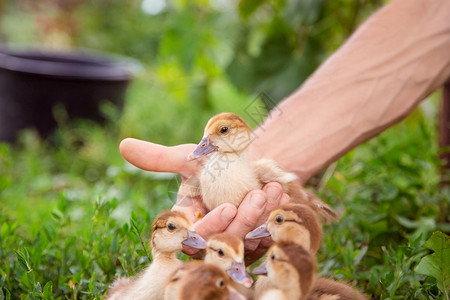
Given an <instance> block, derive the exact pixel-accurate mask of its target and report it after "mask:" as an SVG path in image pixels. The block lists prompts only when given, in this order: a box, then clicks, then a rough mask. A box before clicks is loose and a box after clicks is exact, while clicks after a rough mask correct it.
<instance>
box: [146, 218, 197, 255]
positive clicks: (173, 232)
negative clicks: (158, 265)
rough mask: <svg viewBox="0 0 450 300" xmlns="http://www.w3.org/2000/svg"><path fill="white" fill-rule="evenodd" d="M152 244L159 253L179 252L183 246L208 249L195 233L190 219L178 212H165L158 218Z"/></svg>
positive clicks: (154, 224)
mask: <svg viewBox="0 0 450 300" xmlns="http://www.w3.org/2000/svg"><path fill="white" fill-rule="evenodd" d="M150 244H151V247H152V249H155V250H157V251H158V252H177V251H180V250H181V249H182V248H183V246H182V245H183V244H184V245H187V246H191V247H194V248H198V249H205V247H206V241H205V240H204V239H203V238H202V237H201V236H200V235H198V234H197V233H196V232H195V230H194V228H193V224H192V222H191V221H190V220H189V218H188V217H187V216H186V215H185V214H184V213H182V212H178V211H164V212H162V213H160V214H159V215H158V216H157V217H156V219H155V221H154V222H153V233H152V238H151V241H150Z"/></svg>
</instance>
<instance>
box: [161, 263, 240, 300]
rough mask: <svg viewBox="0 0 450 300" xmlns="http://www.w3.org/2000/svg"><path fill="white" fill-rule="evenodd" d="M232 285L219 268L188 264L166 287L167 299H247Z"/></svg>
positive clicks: (175, 274)
mask: <svg viewBox="0 0 450 300" xmlns="http://www.w3.org/2000/svg"><path fill="white" fill-rule="evenodd" d="M230 284H231V280H230V278H229V277H228V276H227V275H226V273H225V272H224V271H223V270H222V269H221V268H219V267H218V266H215V265H212V264H206V263H201V262H187V263H184V264H183V265H182V266H181V267H180V268H178V269H177V270H176V271H175V272H174V273H173V274H172V275H171V277H170V278H169V280H168V282H167V284H166V287H165V299H183V300H208V299H218V300H225V299H227V300H243V299H245V298H244V297H243V296H242V295H241V294H240V293H238V292H237V291H236V290H235V289H234V288H233V287H232V286H231V285H230ZM174 294H176V295H174Z"/></svg>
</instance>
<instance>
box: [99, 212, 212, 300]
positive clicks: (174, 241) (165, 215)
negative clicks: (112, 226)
mask: <svg viewBox="0 0 450 300" xmlns="http://www.w3.org/2000/svg"><path fill="white" fill-rule="evenodd" d="M183 244H184V245H187V246H191V247H194V248H199V249H204V248H205V247H206V242H205V240H204V239H203V238H202V237H200V236H199V235H198V234H197V233H195V231H194V230H193V224H192V222H191V221H190V219H189V218H188V217H187V216H186V215H185V214H184V213H181V212H177V211H165V212H162V213H160V214H159V215H158V216H157V217H156V219H155V221H154V222H153V233H152V237H151V240H150V245H151V248H152V257H153V262H152V264H151V265H149V266H148V267H147V268H146V269H145V270H144V271H142V272H141V274H139V275H137V276H136V277H134V278H131V279H130V278H126V279H118V280H117V281H116V282H114V283H113V285H112V286H111V289H110V291H109V293H108V295H107V297H106V298H107V299H108V300H115V299H132V300H140V299H142V300H144V299H163V287H164V284H165V282H166V280H167V278H168V277H169V275H170V274H171V273H172V272H173V271H174V270H175V269H176V268H178V267H179V266H180V265H181V264H182V262H181V261H180V260H178V258H177V257H176V253H177V252H178V251H181V250H182V248H183Z"/></svg>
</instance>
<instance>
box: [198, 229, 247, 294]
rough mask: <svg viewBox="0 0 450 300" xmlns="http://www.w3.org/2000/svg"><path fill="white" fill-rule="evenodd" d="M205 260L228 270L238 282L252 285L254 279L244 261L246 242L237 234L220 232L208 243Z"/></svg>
mask: <svg viewBox="0 0 450 300" xmlns="http://www.w3.org/2000/svg"><path fill="white" fill-rule="evenodd" d="M205 262H206V263H211V264H214V265H216V266H218V267H220V268H221V269H222V270H224V271H226V272H227V274H228V275H229V276H230V277H231V278H232V279H233V280H234V281H235V282H237V283H239V284H242V285H244V286H246V287H250V286H251V285H252V283H253V279H252V278H251V276H250V275H249V274H248V273H247V271H246V268H245V263H244V242H243V241H242V240H241V239H240V238H238V237H237V236H235V235H231V234H229V233H218V234H215V235H213V236H211V237H210V238H209V240H208V242H207V244H206V256H205Z"/></svg>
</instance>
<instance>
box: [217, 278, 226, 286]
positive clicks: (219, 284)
mask: <svg viewBox="0 0 450 300" xmlns="http://www.w3.org/2000/svg"><path fill="white" fill-rule="evenodd" d="M224 285H225V282H224V281H223V280H222V279H219V280H218V281H217V286H218V287H221V288H223V287H224Z"/></svg>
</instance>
